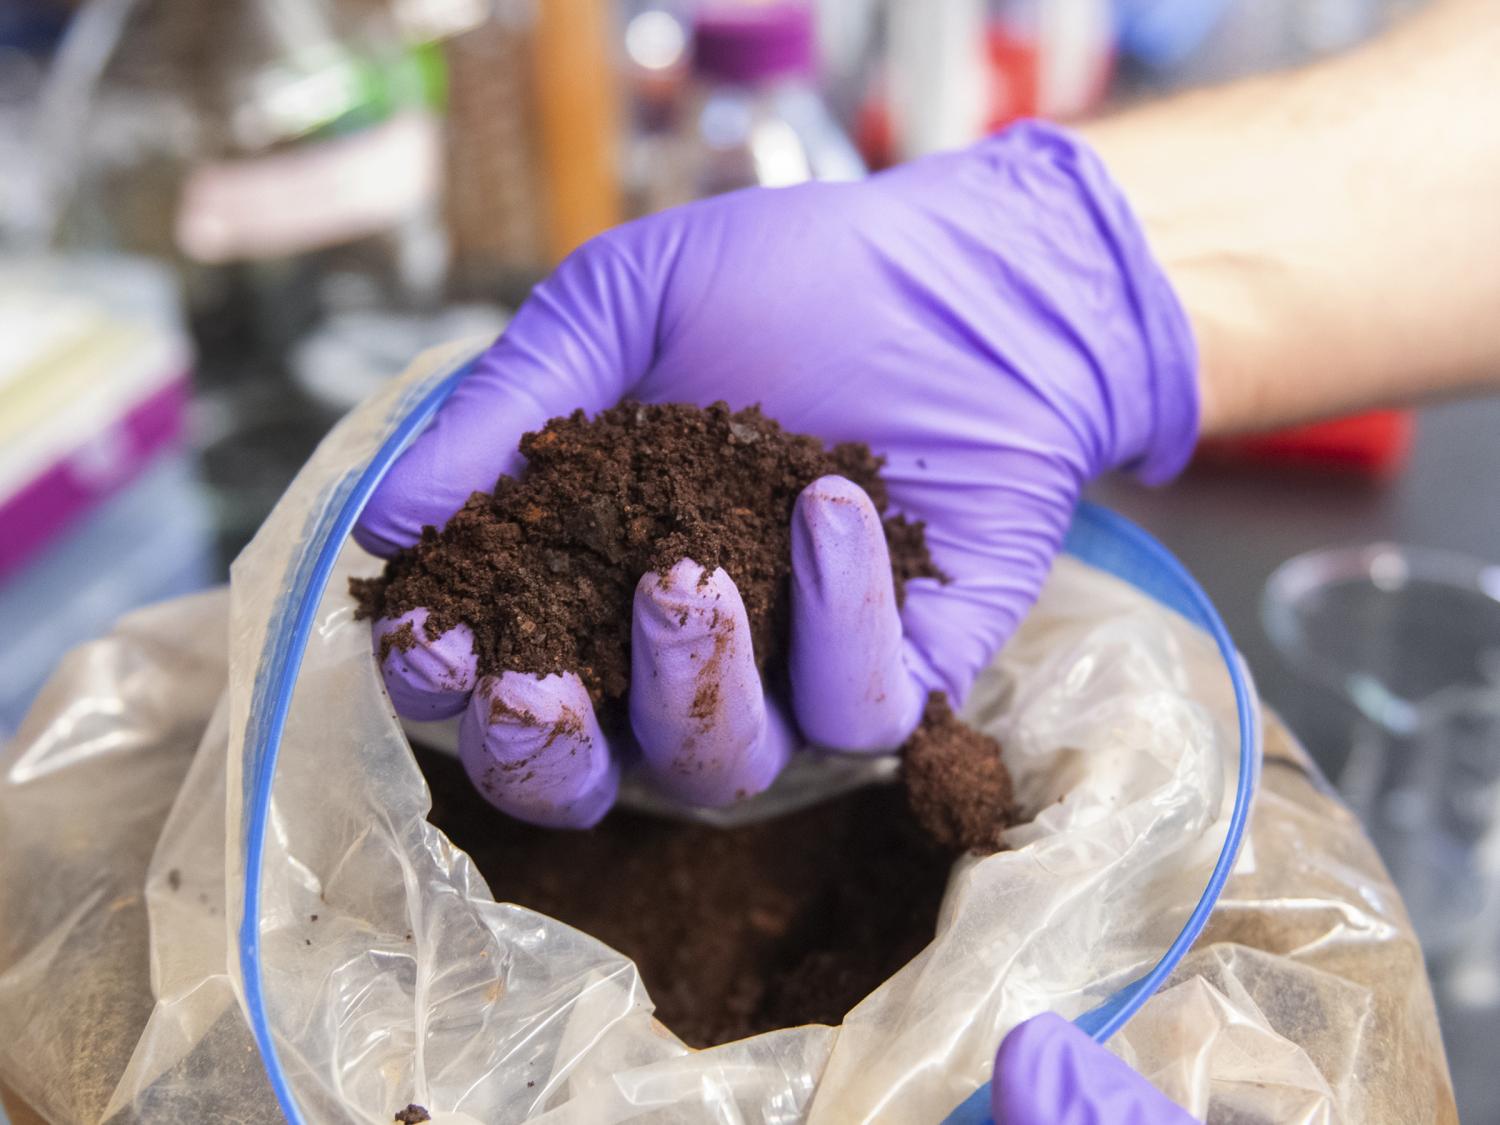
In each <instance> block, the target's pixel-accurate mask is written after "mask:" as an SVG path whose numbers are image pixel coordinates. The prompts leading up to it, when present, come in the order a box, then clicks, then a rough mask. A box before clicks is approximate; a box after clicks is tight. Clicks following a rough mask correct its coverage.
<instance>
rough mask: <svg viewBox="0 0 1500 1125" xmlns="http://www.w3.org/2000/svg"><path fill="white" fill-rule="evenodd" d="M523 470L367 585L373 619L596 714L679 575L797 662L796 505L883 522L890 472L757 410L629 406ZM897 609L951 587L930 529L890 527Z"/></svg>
mask: <svg viewBox="0 0 1500 1125" xmlns="http://www.w3.org/2000/svg"><path fill="white" fill-rule="evenodd" d="M521 452H522V453H523V454H524V455H525V457H526V469H525V471H524V472H523V473H522V474H521V475H520V476H519V477H502V478H501V479H500V480H499V481H497V482H496V484H495V490H494V492H493V493H484V492H476V493H474V495H473V496H471V497H470V498H469V501H468V503H466V504H465V505H464V506H463V508H461V509H460V510H459V511H458V512H457V514H455V515H454V516H453V518H452V519H451V520H449V521H448V525H447V527H445V528H444V529H443V530H442V531H440V532H439V531H437V530H435V529H433V528H428V529H427V530H426V531H425V532H424V533H423V536H422V540H421V542H420V543H418V544H417V545H416V546H415V547H414V548H412V549H411V550H409V551H404V552H402V553H401V554H400V555H398V556H396V558H394V559H392V560H391V562H390V564H389V565H388V566H387V567H386V572H385V574H384V575H383V576H382V577H380V578H378V579H374V580H371V581H363V580H355V582H354V583H353V584H352V586H353V592H354V595H355V597H356V598H357V599H358V601H359V607H360V613H361V615H362V616H366V617H381V616H395V615H397V614H401V613H405V612H406V611H408V610H412V609H417V608H419V607H426V608H427V609H428V610H429V611H430V615H429V617H428V619H427V633H428V635H429V636H431V637H436V636H438V635H439V634H440V633H443V632H445V631H446V630H448V629H451V628H452V627H453V626H454V625H457V624H458V623H459V622H464V623H466V624H467V625H468V626H469V628H470V629H472V630H473V631H474V643H475V646H476V649H477V652H476V655H477V656H478V658H479V671H480V673H481V674H483V675H498V674H500V673H501V672H505V671H516V672H535V673H537V674H538V675H546V674H549V673H553V672H567V671H572V672H577V673H578V674H579V676H580V677H581V678H582V680H583V682H584V684H585V685H586V686H587V687H588V689H589V692H590V694H591V695H593V697H594V700H595V702H603V701H606V700H615V699H619V698H621V697H622V696H624V694H625V690H626V688H627V687H628V686H629V683H630V612H631V601H632V598H633V596H634V594H635V586H636V583H637V582H638V581H639V580H640V577H641V575H643V574H645V573H646V572H647V571H650V570H656V571H659V572H660V573H662V574H666V572H667V571H668V570H670V569H671V567H672V566H673V565H674V564H675V563H676V562H677V561H678V560H679V559H682V558H691V559H693V560H694V561H695V562H697V563H698V564H699V565H700V566H702V567H703V568H704V569H705V570H706V571H709V572H710V573H711V572H712V571H713V570H714V568H715V567H723V568H724V570H725V572H726V573H727V574H728V575H729V576H730V577H731V578H732V579H734V583H735V585H736V586H737V587H739V591H740V596H741V597H742V598H743V599H744V602H745V609H746V611H747V612H748V614H749V617H750V632H751V637H752V639H753V642H754V646H755V653H756V659H757V660H758V661H760V662H761V663H762V665H763V664H764V662H765V660H766V658H767V656H768V655H769V654H771V653H774V652H779V651H781V650H782V648H783V647H784V643H785V637H786V628H787V617H788V600H789V590H788V582H787V578H788V575H789V574H790V573H791V517H792V506H793V505H794V504H795V503H796V500H797V494H798V493H800V492H801V491H802V489H803V488H805V487H806V486H807V485H809V484H811V483H812V482H813V481H815V480H817V479H818V478H819V477H821V476H827V475H828V474H830V473H838V474H840V475H842V476H845V477H847V478H849V479H850V480H852V481H854V482H855V483H856V484H858V485H859V486H860V487H861V488H863V489H864V490H865V491H866V492H867V493H868V494H869V496H870V499H871V500H872V501H874V503H875V507H876V508H877V509H878V510H879V511H880V512H882V513H883V512H884V511H885V509H886V505H887V498H886V491H885V485H884V483H883V482H882V481H881V479H880V465H881V461H880V459H879V458H877V457H874V456H872V455H871V453H870V450H869V448H868V447H867V446H865V445H863V444H857V443H845V444H842V445H836V446H834V447H833V449H831V450H829V449H825V448H824V447H823V443H822V442H820V441H819V440H818V439H817V438H813V437H807V436H804V435H801V434H791V433H787V432H786V431H785V430H783V429H782V428H781V427H780V426H779V425H778V424H777V423H776V422H774V421H772V420H771V419H770V418H767V417H766V416H765V415H764V414H762V413H761V412H760V410H759V409H758V408H755V407H751V408H750V409H748V410H741V411H739V412H737V413H732V412H731V411H730V410H729V408H728V407H727V406H725V405H724V404H723V403H718V404H715V405H714V406H710V407H709V408H708V409H707V410H703V409H700V408H698V407H696V406H687V405H678V404H673V405H666V406H648V405H644V404H641V403H631V402H627V403H623V404H621V405H620V406H616V407H614V408H613V409H610V410H606V411H604V412H603V413H602V414H600V415H598V416H597V417H596V418H594V419H592V420H590V419H588V418H586V417H585V416H584V414H583V411H581V410H580V411H575V412H574V413H573V414H572V415H571V416H570V417H567V418H555V419H553V420H552V421H551V422H549V423H548V424H547V425H546V427H545V428H543V429H542V430H540V431H539V432H537V433H532V434H527V435H526V436H525V437H523V438H522V439H521ZM885 528H886V540H887V542H888V543H889V544H890V550H891V569H892V571H893V573H894V576H895V579H896V588H897V594H898V596H899V595H900V592H901V589H902V587H903V586H904V584H905V582H906V580H907V579H909V578H916V577H919V576H928V577H937V576H938V571H937V569H936V568H935V567H934V566H933V565H932V560H931V558H930V557H929V556H928V553H927V544H926V541H925V539H924V538H923V535H922V525H921V524H909V523H907V522H906V521H905V520H904V519H902V518H901V517H900V516H890V517H887V518H886V520H885Z"/></svg>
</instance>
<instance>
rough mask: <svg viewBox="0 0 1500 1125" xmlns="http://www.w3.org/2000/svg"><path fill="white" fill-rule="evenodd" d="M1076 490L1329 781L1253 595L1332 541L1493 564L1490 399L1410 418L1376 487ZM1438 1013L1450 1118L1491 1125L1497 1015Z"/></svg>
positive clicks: (1299, 687)
mask: <svg viewBox="0 0 1500 1125" xmlns="http://www.w3.org/2000/svg"><path fill="white" fill-rule="evenodd" d="M1090 495H1091V497H1092V498H1093V499H1095V500H1098V501H1100V502H1101V503H1104V504H1107V505H1109V506H1110V507H1112V508H1114V509H1115V510H1117V511H1119V512H1121V513H1123V514H1124V515H1126V516H1129V517H1130V518H1131V519H1133V520H1135V521H1136V522H1137V523H1139V524H1141V525H1142V526H1143V527H1145V528H1146V529H1147V530H1148V531H1150V532H1151V533H1152V534H1153V535H1155V536H1156V537H1157V538H1158V539H1160V540H1161V541H1162V542H1163V543H1164V544H1165V545H1166V546H1167V547H1168V548H1170V549H1171V550H1172V552H1173V553H1174V554H1176V555H1177V557H1178V558H1180V559H1181V560H1182V561H1183V563H1184V564H1185V565H1186V566H1187V567H1188V569H1189V570H1191V571H1192V573H1193V574H1194V575H1195V576H1196V577H1197V579H1198V581H1199V582H1200V583H1201V584H1202V585H1203V587H1204V589H1205V590H1206V591H1207V592H1208V595H1209V596H1210V597H1211V598H1212V599H1213V601H1214V603H1215V604H1216V605H1217V606H1218V608H1219V612H1220V614H1221V615H1222V616H1223V618H1224V621H1225V623H1226V624H1227V625H1228V626H1229V630H1230V632H1231V634H1233V636H1234V638H1235V642H1236V643H1237V644H1238V645H1239V647H1240V650H1241V651H1242V652H1243V653H1244V654H1245V657H1246V659H1247V660H1248V661H1249V663H1250V666H1251V669H1252V670H1253V671H1254V674H1255V677H1256V681H1257V684H1258V686H1259V688H1260V693H1261V697H1262V698H1263V699H1264V700H1265V701H1266V702H1267V703H1269V704H1270V705H1271V706H1273V707H1275V708H1276V709H1277V710H1278V711H1280V712H1281V713H1282V714H1283V715H1284V716H1285V717H1286V718H1287V720H1288V722H1289V723H1290V724H1291V726H1292V727H1293V729H1294V730H1296V731H1297V733H1298V735H1299V736H1300V737H1301V738H1302V740H1303V742H1304V743H1305V744H1306V746H1307V748H1308V750H1309V751H1310V752H1311V753H1312V755H1313V756H1314V758H1316V759H1317V760H1318V762H1319V763H1320V764H1321V765H1322V766H1323V768H1324V770H1325V771H1326V772H1327V773H1328V774H1329V775H1330V776H1331V777H1337V775H1338V771H1339V767H1340V766H1341V764H1342V761H1343V757H1344V755H1345V752H1346V751H1345V739H1344V737H1343V734H1344V731H1345V729H1346V728H1345V727H1344V726H1343V723H1344V716H1343V715H1342V714H1341V713H1340V712H1339V709H1338V708H1337V707H1336V706H1334V705H1332V704H1331V703H1330V701H1329V700H1328V699H1327V698H1326V697H1325V696H1323V695H1321V693H1320V692H1319V691H1318V689H1316V688H1314V687H1312V686H1311V685H1308V684H1306V683H1304V682H1302V681H1300V680H1299V679H1298V678H1297V677H1296V676H1294V675H1293V674H1292V673H1291V672H1290V670H1289V669H1287V668H1286V667H1285V666H1284V665H1283V664H1282V663H1281V661H1280V660H1279V659H1278V657H1277V655H1276V653H1275V650H1274V649H1273V648H1272V647H1271V644H1270V642H1269V641H1268V640H1267V638H1266V634H1265V632H1264V630H1262V629H1261V626H1260V620H1259V600H1260V591H1261V588H1262V587H1263V586H1264V584H1265V581H1266V578H1267V577H1268V576H1269V575H1270V573H1271V572H1272V571H1273V570H1275V569H1276V567H1277V566H1278V565H1280V564H1281V563H1282V562H1284V561H1285V560H1286V559H1288V558H1290V557H1292V556H1293V555H1296V554H1300V553H1302V552H1303V551H1309V550H1313V549H1314V548H1317V547H1325V546H1332V545H1336V544H1356V543H1369V542H1374V541H1379V540H1386V541H1392V542H1398V543H1408V544H1416V545H1419V546H1426V547H1439V548H1444V549H1447V550H1452V551H1461V552H1465V553H1467V554H1471V555H1475V556H1478V557H1480V558H1482V559H1485V560H1488V561H1490V562H1500V398H1491V399H1487V400H1481V401H1475V402H1454V403H1447V404H1444V405H1441V406H1435V407H1431V408H1429V409H1427V410H1425V411H1423V412H1422V414H1421V415H1420V418H1419V422H1418V430H1417V441H1416V445H1415V448H1414V451H1413V455H1412V458H1411V462H1410V464H1409V465H1408V466H1407V467H1406V469H1405V470H1404V471H1403V472H1402V474H1401V475H1400V476H1399V477H1397V478H1396V479H1395V480H1392V481H1387V482H1384V483H1375V482H1369V481H1362V480H1357V479H1351V478H1347V477H1336V476H1318V475H1310V474H1307V473H1300V472H1299V473H1292V472H1287V473H1284V474H1283V473H1276V472H1273V471H1265V470H1257V471H1249V470H1237V471H1232V472H1231V471H1228V470H1194V471H1192V472H1190V473H1188V474H1187V475H1186V476H1185V477H1184V478H1183V479H1181V480H1179V481H1178V482H1176V483H1175V484H1173V485H1172V486H1170V487H1168V488H1164V489H1160V490H1151V489H1144V488H1140V487H1137V486H1134V485H1132V484H1130V483H1129V482H1126V481H1118V480H1112V481H1107V482H1104V483H1103V484H1101V485H1100V486H1098V487H1096V488H1095V489H1094V490H1092V492H1091V493H1090ZM1495 752H1496V753H1497V754H1500V746H1497V747H1495ZM1442 1016H1443V1027H1444V1038H1445V1040H1446V1042H1447V1047H1448V1055H1449V1062H1450V1065H1451V1067H1452V1071H1453V1078H1454V1086H1455V1089H1456V1092H1457V1095H1458V1102H1459V1111H1460V1119H1461V1120H1463V1121H1465V1122H1469V1121H1474V1122H1480V1121H1500V1072H1497V1071H1496V1069H1495V1067H1494V1060H1493V1057H1492V1054H1493V1045H1494V1043H1495V1040H1496V1037H1497V1035H1500V1026H1497V1025H1500V1018H1497V1017H1495V1016H1494V1015H1483V1016H1479V1017H1477V1018H1476V1017H1474V1016H1469V1017H1463V1018H1462V1021H1461V1017H1460V1016H1459V1015H1458V1014H1456V1013H1453V1012H1446V1011H1445V1012H1443V1013H1442Z"/></svg>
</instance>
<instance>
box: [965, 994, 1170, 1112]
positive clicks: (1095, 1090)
mask: <svg viewBox="0 0 1500 1125" xmlns="http://www.w3.org/2000/svg"><path fill="white" fill-rule="evenodd" d="M990 1112H991V1114H993V1116H994V1118H995V1125H1198V1123H1197V1119H1196V1118H1195V1117H1193V1116H1192V1115H1191V1114H1189V1113H1188V1112H1187V1111H1186V1110H1184V1109H1183V1108H1182V1107H1180V1106H1179V1105H1177V1104H1176V1103H1175V1102H1173V1101H1172V1100H1171V1099H1170V1098H1168V1097H1167V1096H1166V1095H1165V1094H1163V1093H1162V1092H1161V1091H1160V1090H1158V1089H1157V1088H1156V1087H1155V1086H1153V1085H1151V1083H1150V1082H1147V1081H1146V1080H1145V1079H1144V1078H1142V1077H1141V1076H1140V1075H1139V1074H1137V1073H1136V1072H1135V1071H1133V1070H1131V1069H1130V1067H1128V1066H1127V1065H1125V1063H1123V1062H1121V1061H1120V1059H1119V1058H1117V1057H1116V1056H1114V1055H1112V1054H1110V1053H1109V1052H1108V1051H1106V1050H1105V1049H1104V1048H1103V1047H1101V1046H1100V1045H1099V1044H1097V1043H1095V1042H1094V1041H1093V1040H1092V1039H1091V1038H1089V1036H1088V1035H1087V1034H1085V1033H1084V1032H1083V1031H1082V1030H1080V1029H1079V1028H1077V1027H1075V1026H1074V1025H1073V1024H1071V1023H1069V1022H1068V1021H1067V1020H1065V1019H1063V1018H1062V1017H1061V1016H1058V1015H1054V1014H1053V1013H1051V1012H1044V1013H1042V1014H1041V1015H1039V1016H1033V1017H1032V1018H1031V1019H1029V1020H1027V1021H1026V1022H1025V1023H1023V1024H1022V1025H1021V1026H1020V1027H1018V1028H1016V1029H1015V1030H1014V1031H1012V1032H1011V1033H1010V1034H1009V1035H1007V1036H1006V1037H1005V1042H1003V1043H1002V1044H1000V1051H999V1053H998V1054H997V1055H996V1056H995V1078H994V1081H993V1082H992V1083H991V1084H990Z"/></svg>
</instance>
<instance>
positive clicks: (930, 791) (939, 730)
mask: <svg viewBox="0 0 1500 1125" xmlns="http://www.w3.org/2000/svg"><path fill="white" fill-rule="evenodd" d="M901 774H902V780H903V781H904V782H905V784H906V792H907V797H908V799H909V800H910V802H911V810H912V813H913V815H914V816H915V817H916V818H917V821H918V822H919V823H920V824H921V825H922V827H923V828H925V829H926V830H927V832H928V834H929V835H930V836H931V837H932V838H933V839H934V840H936V841H937V842H938V843H940V844H943V845H946V846H948V847H952V848H963V849H966V850H968V851H973V852H979V853H988V852H993V851H995V850H997V849H998V848H999V846H1000V832H1001V830H1002V829H1004V828H1005V827H1006V826H1007V825H1008V824H1010V823H1012V821H1013V820H1014V819H1015V806H1014V803H1013V799H1012V795H1011V783H1010V773H1009V771H1007V770H1006V768H1005V764H1004V762H1003V761H1002V760H1001V749H1000V744H999V743H998V742H996V741H995V740H994V739H993V738H990V737H989V736H988V735H984V734H980V733H979V732H978V731H977V730H974V729H973V728H972V727H970V726H967V725H965V724H964V723H963V722H962V721H960V720H959V718H958V716H957V715H955V714H954V713H953V710H952V708H951V707H950V706H949V705H948V697H947V696H946V695H944V694H942V693H941V692H934V693H933V694H932V695H931V696H929V697H928V700H927V708H926V710H925V712H924V713H923V715H922V723H921V725H920V726H919V727H917V729H916V732H915V733H914V734H913V735H912V736H911V738H910V739H908V740H907V743H906V745H905V746H904V747H903V748H902V757H901Z"/></svg>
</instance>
